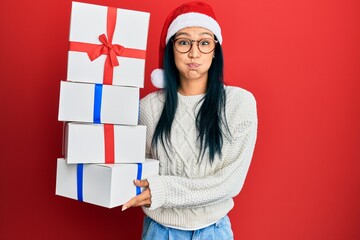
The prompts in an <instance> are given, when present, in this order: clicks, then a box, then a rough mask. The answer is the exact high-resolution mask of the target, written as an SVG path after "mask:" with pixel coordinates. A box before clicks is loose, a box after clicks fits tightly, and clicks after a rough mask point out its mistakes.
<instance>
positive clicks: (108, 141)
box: [104, 124, 115, 163]
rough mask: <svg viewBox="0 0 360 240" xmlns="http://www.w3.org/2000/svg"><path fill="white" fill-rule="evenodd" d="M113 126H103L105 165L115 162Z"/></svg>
mask: <svg viewBox="0 0 360 240" xmlns="http://www.w3.org/2000/svg"><path fill="white" fill-rule="evenodd" d="M114 137H115V136H114V125H113V124H104V145H105V163H114V162H115V147H114V139H115V138H114Z"/></svg>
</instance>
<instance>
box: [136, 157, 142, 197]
mask: <svg viewBox="0 0 360 240" xmlns="http://www.w3.org/2000/svg"><path fill="white" fill-rule="evenodd" d="M137 166H138V171H137V177H136V179H137V180H141V175H142V163H137ZM140 193H141V187H139V186H136V195H139V194H140Z"/></svg>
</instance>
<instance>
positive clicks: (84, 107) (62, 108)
mask: <svg viewBox="0 0 360 240" xmlns="http://www.w3.org/2000/svg"><path fill="white" fill-rule="evenodd" d="M139 97H140V95H139V88H133V87H122V86H112V85H102V84H89V83H75V82H68V81H61V85H60V101H59V115H58V120H59V121H77V122H89V123H110V124H125V125H137V124H138V118H139Z"/></svg>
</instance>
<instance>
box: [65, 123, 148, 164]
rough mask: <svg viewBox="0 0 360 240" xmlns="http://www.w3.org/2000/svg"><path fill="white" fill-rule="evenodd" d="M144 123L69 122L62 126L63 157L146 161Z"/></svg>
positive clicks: (88, 160)
mask: <svg viewBox="0 0 360 240" xmlns="http://www.w3.org/2000/svg"><path fill="white" fill-rule="evenodd" d="M145 141H146V126H142V125H137V126H125V125H112V124H105V125H104V124H86V123H78V122H70V123H67V124H66V127H65V139H64V150H65V153H64V154H65V159H66V161H67V163H68V164H71V163H139V162H144V161H145Z"/></svg>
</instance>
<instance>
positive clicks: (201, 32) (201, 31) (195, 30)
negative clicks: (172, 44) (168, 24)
mask: <svg viewBox="0 0 360 240" xmlns="http://www.w3.org/2000/svg"><path fill="white" fill-rule="evenodd" d="M175 36H176V37H177V36H184V37H212V38H213V37H214V34H213V33H212V32H211V31H210V30H208V29H206V28H202V27H187V28H183V29H181V30H179V31H178V32H177V33H176V34H175Z"/></svg>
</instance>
